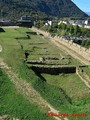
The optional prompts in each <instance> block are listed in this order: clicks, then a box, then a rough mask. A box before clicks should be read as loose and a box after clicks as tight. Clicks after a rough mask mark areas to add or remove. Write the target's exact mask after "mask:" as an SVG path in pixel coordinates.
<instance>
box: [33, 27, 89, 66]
mask: <svg viewBox="0 0 90 120" xmlns="http://www.w3.org/2000/svg"><path fill="white" fill-rule="evenodd" d="M32 30H33V31H36V32H39V33H41V34H43V35H44V36H46V37H48V38H50V40H51V42H52V43H53V44H54V45H56V46H57V47H58V48H59V49H62V50H64V51H66V52H67V53H68V54H70V55H71V56H72V57H74V58H75V59H78V60H79V61H80V62H81V63H82V64H84V65H90V62H89V61H88V60H86V59H85V58H83V57H82V56H80V55H79V54H78V53H77V52H75V51H73V50H72V49H70V46H66V45H64V44H61V43H59V39H58V38H52V37H50V36H49V33H47V32H44V31H41V30H39V29H37V28H32Z"/></svg>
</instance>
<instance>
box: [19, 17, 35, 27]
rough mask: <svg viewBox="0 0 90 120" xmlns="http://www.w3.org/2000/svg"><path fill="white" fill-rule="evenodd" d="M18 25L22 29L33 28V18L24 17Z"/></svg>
mask: <svg viewBox="0 0 90 120" xmlns="http://www.w3.org/2000/svg"><path fill="white" fill-rule="evenodd" d="M18 25H19V26H21V27H30V28H31V27H32V26H33V22H32V17H31V16H27V15H26V16H22V17H21V18H20V20H18Z"/></svg>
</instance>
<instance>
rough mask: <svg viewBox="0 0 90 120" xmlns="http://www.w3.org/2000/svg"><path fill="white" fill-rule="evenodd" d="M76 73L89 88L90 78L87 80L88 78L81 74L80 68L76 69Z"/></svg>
mask: <svg viewBox="0 0 90 120" xmlns="http://www.w3.org/2000/svg"><path fill="white" fill-rule="evenodd" d="M76 74H77V75H78V76H79V77H80V79H81V80H82V81H83V82H84V84H85V85H86V86H87V87H88V88H90V79H89V80H87V79H85V78H83V77H82V76H81V75H80V73H79V70H76Z"/></svg>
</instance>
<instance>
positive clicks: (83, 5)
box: [72, 0, 90, 12]
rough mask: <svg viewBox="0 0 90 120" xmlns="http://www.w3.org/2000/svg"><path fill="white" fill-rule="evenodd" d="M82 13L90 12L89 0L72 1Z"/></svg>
mask: <svg viewBox="0 0 90 120" xmlns="http://www.w3.org/2000/svg"><path fill="white" fill-rule="evenodd" d="M72 1H73V2H74V3H75V4H76V5H77V6H78V7H79V8H80V9H81V10H82V11H84V12H90V0H72Z"/></svg>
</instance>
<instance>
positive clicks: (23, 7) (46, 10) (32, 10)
mask: <svg viewBox="0 0 90 120" xmlns="http://www.w3.org/2000/svg"><path fill="white" fill-rule="evenodd" d="M0 9H1V16H4V17H6V16H9V17H13V16H14V17H19V16H21V15H25V14H28V15H34V16H35V15H36V16H39V15H40V16H42V17H43V16H45V14H46V16H47V15H51V16H57V17H87V15H86V14H85V13H84V12H82V11H81V10H80V9H79V8H78V7H77V6H76V5H75V4H74V3H73V2H72V1H71V0H0Z"/></svg>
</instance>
